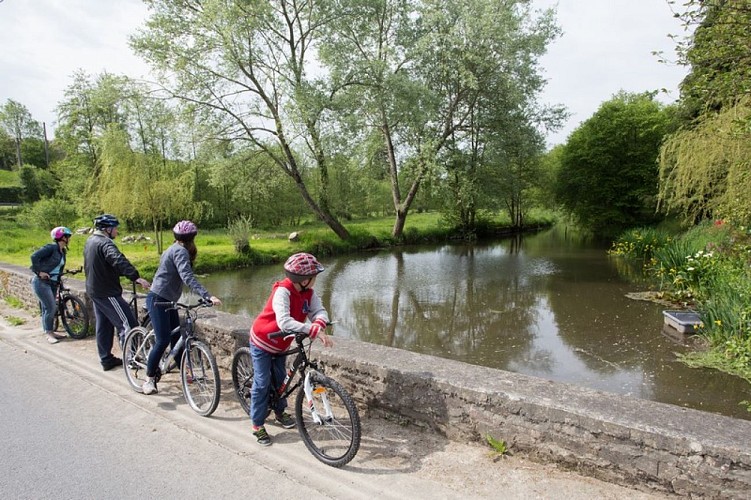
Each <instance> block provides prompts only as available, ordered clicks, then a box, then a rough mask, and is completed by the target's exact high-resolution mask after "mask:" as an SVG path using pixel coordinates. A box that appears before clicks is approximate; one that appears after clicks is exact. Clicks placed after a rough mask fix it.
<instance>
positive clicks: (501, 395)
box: [0, 265, 751, 498]
mask: <svg viewBox="0 0 751 500" xmlns="http://www.w3.org/2000/svg"><path fill="white" fill-rule="evenodd" d="M29 276H30V273H29V271H28V270H25V269H22V268H18V267H15V266H7V265H0V294H2V295H13V296H15V297H17V298H19V299H21V300H22V301H23V302H24V303H26V304H28V305H29V306H30V307H35V304H36V299H35V298H34V295H33V292H32V291H31V288H30V285H29ZM69 282H70V284H71V288H72V289H73V290H74V291H76V292H78V293H82V283H80V282H78V283H75V281H74V280H70V281H69ZM208 315H209V316H210V317H205V318H201V319H199V321H198V322H197V324H198V327H199V329H200V330H201V333H202V336H203V337H204V338H205V340H206V341H207V342H209V343H210V344H211V346H212V349H213V351H214V353H215V354H216V357H217V360H218V361H219V363H220V365H221V366H223V367H224V368H228V367H229V365H230V362H231V355H232V352H234V350H235V349H236V348H237V347H239V346H241V345H245V344H246V343H247V330H248V327H249V324H248V323H249V320H248V319H247V318H242V317H240V316H235V315H231V314H226V313H223V312H221V311H218V310H214V311H210V312H209V313H208ZM319 346H320V344H318V343H317V344H316V347H315V348H314V353H315V356H316V357H318V359H319V360H321V361H322V362H323V364H324V366H325V368H326V373H327V374H328V375H331V376H333V377H334V378H336V379H337V380H338V381H339V382H341V383H342V384H343V385H344V386H345V387H346V388H347V389H348V390H349V391H350V392H351V393H352V395H353V396H354V398H355V400H356V401H357V403H358V405H360V407H361V408H362V409H363V410H364V411H368V412H370V413H372V414H376V415H382V416H389V417H396V418H399V419H400V420H401V421H402V422H404V423H408V424H411V425H417V426H421V427H423V428H425V429H428V430H433V431H435V432H439V433H441V434H443V435H445V436H447V437H448V438H450V439H457V440H482V439H484V436H486V435H488V434H489V435H491V436H493V437H494V438H496V439H503V440H505V441H506V442H507V443H509V444H510V447H511V451H512V452H513V453H515V454H517V455H524V456H527V457H529V458H531V459H534V460H537V461H542V462H553V463H557V464H560V465H562V466H564V467H567V468H571V469H574V470H577V471H579V472H581V473H584V474H588V475H591V476H593V477H596V478H599V479H602V480H605V481H609V482H613V483H618V484H623V485H631V486H636V487H639V488H641V489H652V490H657V491H661V492H667V493H675V494H678V495H683V496H693V497H709V498H748V497H750V496H751V422H750V421H746V420H740V419H733V418H729V417H723V416H719V415H715V414H710V413H705V412H701V411H696V410H690V409H686V408H680V407H677V406H672V405H666V404H661V403H655V402H650V401H644V400H639V399H634V398H630V397H626V396H620V395H614V394H608V393H604V392H599V391H594V390H590V389H585V388H581V387H576V386H572V385H568V384H561V383H556V382H551V381H548V380H544V379H539V378H535V377H529V376H525V375H519V374H514V373H509V372H505V371H501V370H494V369H490V368H483V367H477V366H472V365H468V364H465V363H461V362H457V361H451V360H446V359H439V358H435V357H432V356H426V355H421V354H415V353H410V352H407V351H402V350H399V349H394V348H389V347H384V346H378V345H373V344H366V343H362V342H357V341H353V340H349V339H343V338H337V339H336V346H335V347H334V348H333V349H326V350H323V349H322V348H319ZM230 397H231V396H230Z"/></svg>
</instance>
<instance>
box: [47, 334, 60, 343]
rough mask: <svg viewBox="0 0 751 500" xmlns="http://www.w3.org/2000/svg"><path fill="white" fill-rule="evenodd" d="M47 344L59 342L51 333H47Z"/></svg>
mask: <svg viewBox="0 0 751 500" xmlns="http://www.w3.org/2000/svg"><path fill="white" fill-rule="evenodd" d="M47 342H49V343H50V344H57V343H58V342H60V341H59V340H58V339H57V337H55V336H54V335H52V334H51V333H48V334H47Z"/></svg>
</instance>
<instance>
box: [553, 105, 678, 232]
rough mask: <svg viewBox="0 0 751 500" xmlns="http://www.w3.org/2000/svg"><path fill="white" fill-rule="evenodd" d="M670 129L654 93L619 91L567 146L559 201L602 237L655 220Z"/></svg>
mask: <svg viewBox="0 0 751 500" xmlns="http://www.w3.org/2000/svg"><path fill="white" fill-rule="evenodd" d="M669 125H670V115H669V113H667V112H666V111H665V109H664V106H663V105H662V104H660V103H659V102H657V101H655V100H654V94H652V93H644V94H631V93H624V92H621V93H619V94H617V95H616V96H614V97H613V98H612V99H611V100H609V101H607V102H605V103H603V104H602V105H601V106H600V108H599V109H598V110H597V112H595V114H594V115H593V116H592V117H591V118H589V119H588V120H586V121H585V122H584V123H582V125H581V126H579V128H577V129H576V130H575V131H574V132H573V133H572V134H571V136H570V138H569V140H568V142H567V143H566V145H565V148H564V150H563V153H562V155H561V165H560V170H559V171H558V178H557V190H556V194H557V198H558V200H559V201H560V202H561V203H562V205H563V206H564V207H565V208H566V209H567V210H568V211H569V212H571V213H572V214H573V215H574V216H575V217H576V218H577V219H578V220H579V222H580V223H581V224H582V225H583V226H585V227H586V228H588V229H591V230H592V231H593V232H594V233H595V234H597V235H601V236H613V235H615V234H617V233H619V232H620V231H622V230H623V229H625V228H629V227H633V226H638V225H643V224H648V223H650V222H652V221H653V220H655V207H656V195H657V178H658V169H657V155H658V151H659V147H660V144H661V142H662V140H663V137H664V136H665V134H666V133H667V131H668V127H669Z"/></svg>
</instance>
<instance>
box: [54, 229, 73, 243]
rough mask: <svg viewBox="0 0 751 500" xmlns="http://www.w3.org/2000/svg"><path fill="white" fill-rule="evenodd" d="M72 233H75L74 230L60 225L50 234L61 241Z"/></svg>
mask: <svg viewBox="0 0 751 500" xmlns="http://www.w3.org/2000/svg"><path fill="white" fill-rule="evenodd" d="M72 235H73V232H72V231H71V230H70V229H68V228H67V227H65V226H58V227H56V228H55V229H53V230H52V231H50V236H51V237H52V239H53V240H55V241H60V240H62V239H63V238H65V237H66V236H67V237H70V236H72Z"/></svg>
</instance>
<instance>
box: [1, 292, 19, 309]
mask: <svg viewBox="0 0 751 500" xmlns="http://www.w3.org/2000/svg"><path fill="white" fill-rule="evenodd" d="M4 299H5V302H6V303H7V304H8V305H9V306H11V307H15V308H16V309H21V308H23V302H21V299H19V298H18V297H14V296H13V295H6V296H5V297H4Z"/></svg>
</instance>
